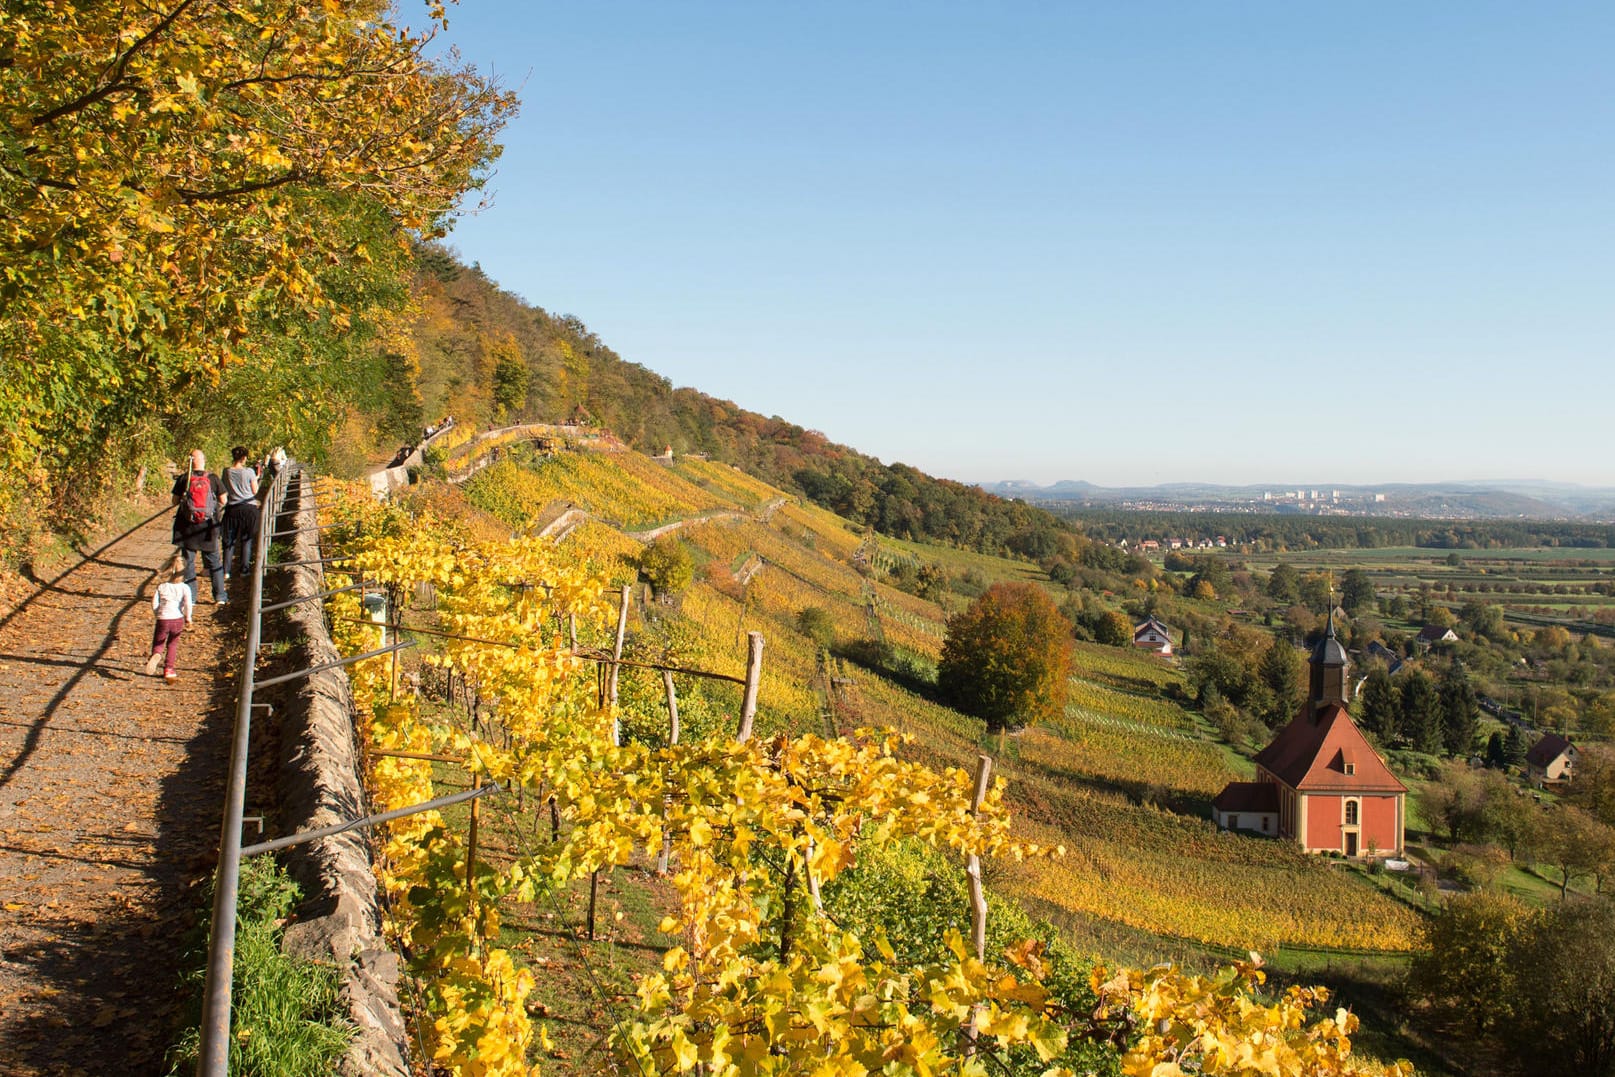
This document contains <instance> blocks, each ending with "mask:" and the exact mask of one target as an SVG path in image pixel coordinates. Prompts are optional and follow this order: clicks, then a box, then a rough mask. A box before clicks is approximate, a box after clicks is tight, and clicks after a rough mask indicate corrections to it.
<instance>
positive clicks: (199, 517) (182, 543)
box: [173, 449, 230, 606]
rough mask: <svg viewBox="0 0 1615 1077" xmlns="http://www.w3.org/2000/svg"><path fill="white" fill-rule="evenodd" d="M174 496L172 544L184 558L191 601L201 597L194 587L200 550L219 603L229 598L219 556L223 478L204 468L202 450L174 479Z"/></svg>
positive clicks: (198, 450) (195, 450) (204, 458)
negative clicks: (189, 465) (188, 470)
mask: <svg viewBox="0 0 1615 1077" xmlns="http://www.w3.org/2000/svg"><path fill="white" fill-rule="evenodd" d="M173 495H174V496H173V502H174V508H175V512H174V545H175V546H178V547H179V549H180V553H181V555H183V557H184V559H185V583H186V585H187V586H189V587H190V589H191V601H192V602H197V601H199V600H200V596H199V595H198V594H197V589H196V555H197V554H198V553H200V554H201V555H202V567H203V568H205V569H207V573H208V578H209V580H211V581H212V584H213V601H214V602H216V603H218V604H219V605H221V606H222V605H223V604H224V603H226V602H228V601H230V595H229V593H228V592H227V591H226V590H225V586H224V564H223V562H221V561H220V559H219V531H220V530H221V529H220V527H219V519H220V517H221V515H222V513H223V508H224V498H225V492H224V481H223V480H222V479H220V478H219V477H218V476H217V475H215V474H213V473H212V472H210V471H209V470H208V469H207V457H206V456H204V455H203V453H202V450H201V449H192V450H191V470H190V472H189V473H188V474H184V475H180V476H178V477H176V478H175V479H174V489H173Z"/></svg>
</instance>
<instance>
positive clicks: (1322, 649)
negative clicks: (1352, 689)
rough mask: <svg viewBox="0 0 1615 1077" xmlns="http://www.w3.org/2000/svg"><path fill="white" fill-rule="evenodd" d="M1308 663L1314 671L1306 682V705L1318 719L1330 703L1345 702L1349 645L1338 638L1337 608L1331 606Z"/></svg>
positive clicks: (1342, 703) (1313, 716)
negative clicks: (1342, 643)
mask: <svg viewBox="0 0 1615 1077" xmlns="http://www.w3.org/2000/svg"><path fill="white" fill-rule="evenodd" d="M1307 661H1308V663H1309V664H1310V665H1311V666H1312V675H1311V678H1310V679H1309V682H1308V685H1307V709H1308V712H1309V713H1310V715H1311V717H1312V718H1314V719H1316V718H1317V717H1318V714H1319V712H1320V711H1322V710H1323V708H1324V707H1326V706H1328V705H1329V704H1330V703H1338V704H1340V705H1341V706H1342V707H1344V706H1345V705H1346V665H1347V663H1346V648H1345V647H1343V646H1342V645H1341V643H1340V640H1338V639H1336V638H1335V611H1334V610H1333V609H1330V611H1329V621H1328V623H1327V625H1326V626H1325V627H1324V631H1323V638H1322V639H1320V640H1319V641H1318V645H1317V646H1316V647H1314V648H1313V649H1312V657H1311V658H1309V659H1308V660H1307Z"/></svg>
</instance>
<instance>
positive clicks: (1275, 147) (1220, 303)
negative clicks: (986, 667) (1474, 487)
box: [411, 0, 1615, 485]
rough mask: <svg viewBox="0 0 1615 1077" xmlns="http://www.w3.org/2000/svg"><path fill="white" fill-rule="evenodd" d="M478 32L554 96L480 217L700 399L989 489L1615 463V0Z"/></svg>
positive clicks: (455, 18) (1154, 9)
mask: <svg viewBox="0 0 1615 1077" xmlns="http://www.w3.org/2000/svg"><path fill="white" fill-rule="evenodd" d="M413 14H414V12H413V11H411V15H413ZM414 21H419V20H418V18H417V19H415V20H414ZM447 38H448V40H450V41H451V42H452V43H453V44H455V45H456V46H457V47H458V48H459V50H460V52H461V55H462V57H463V59H464V60H466V61H467V62H470V63H473V64H475V65H476V66H478V67H480V68H482V69H484V70H490V69H491V70H493V71H495V72H496V73H498V74H500V75H502V76H503V77H504V78H505V79H506V81H507V83H508V84H510V85H512V86H514V87H517V88H519V90H520V93H521V96H522V99H523V109H522V115H521V116H520V118H519V119H517V120H516V121H515V122H514V123H513V124H511V126H510V127H509V128H508V129H507V132H506V136H505V143H506V149H505V153H504V157H503V158H502V160H501V161H500V164H499V168H498V174H497V176H496V177H495V178H494V180H493V182H492V185H491V187H492V192H493V199H494V201H493V205H492V208H490V209H488V210H486V211H484V212H483V213H481V214H480V215H477V216H475V217H471V218H468V219H465V220H463V221H462V222H461V224H460V225H459V226H458V227H457V228H456V230H455V232H454V234H453V235H452V236H451V239H450V242H451V243H452V244H453V245H454V246H455V247H456V248H457V249H458V250H459V251H460V253H461V254H462V256H463V257H465V258H466V259H468V260H473V261H476V262H479V263H480V264H481V265H482V267H483V269H484V270H485V271H486V272H487V273H488V274H489V275H490V276H492V277H493V278H494V279H495V280H497V281H498V282H499V283H500V284H502V285H503V286H504V287H505V288H507V289H509V290H511V291H513V292H516V293H517V294H520V295H522V296H524V297H525V298H527V299H528V300H530V301H531V302H533V303H536V304H538V305H540V306H543V307H545V308H546V309H549V310H551V311H555V312H564V313H571V314H575V315H577V316H578V317H580V318H582V319H583V320H584V321H585V322H586V323H588V325H589V326H590V327H591V328H592V329H594V330H595V331H596V332H597V333H598V334H599V335H600V336H601V338H602V339H604V340H605V341H606V342H607V343H608V344H609V345H611V346H612V347H613V348H615V349H616V350H617V351H618V352H619V353H620V354H621V355H623V356H624V357H625V358H627V359H629V360H632V361H634V362H638V363H642V364H644V365H645V366H647V367H650V368H651V369H653V370H655V371H657V372H659V373H661V374H663V375H665V376H666V377H668V378H669V379H671V380H672V381H673V382H674V383H675V384H677V385H691V386H694V387H696V388H698V389H701V390H703V391H705V392H708V393H711V394H713V395H715V396H719V397H724V398H727V399H731V400H734V401H736V402H738V403H739V404H741V405H743V406H744V407H747V408H751V409H753V410H755V411H759V412H762V413H764V414H768V415H776V414H777V415H782V416H784V417H785V418H787V419H790V420H792V421H794V422H798V423H801V424H802V425H804V426H808V427H812V428H815V429H818V430H822V431H824V432H825V433H826V434H828V435H829V436H830V437H831V438H833V439H835V440H837V441H842V442H846V443H848V444H850V445H853V446H855V447H857V448H859V449H862V450H864V451H866V452H870V453H873V454H875V455H877V456H879V457H881V458H882V459H884V460H887V461H892V460H901V461H904V462H906V463H911V464H914V465H916V466H918V467H922V468H924V469H926V470H928V471H931V472H933V473H935V474H940V475H945V476H949V477H953V478H958V479H964V480H971V481H978V480H991V479H1007V478H1022V479H1032V480H1036V481H1039V482H1052V481H1054V480H1057V479H1062V478H1069V479H1079V478H1085V479H1089V480H1091V481H1094V482H1099V483H1104V484H1113V485H1114V484H1122V483H1138V482H1149V483H1153V482H1160V481H1173V480H1206V481H1222V482H1247V481H1249V482H1271V483H1275V484H1277V483H1284V482H1292V483H1293V482H1297V481H1305V482H1315V483H1320V484H1321V483H1325V482H1357V481H1362V482H1385V481H1393V480H1398V481H1413V480H1433V479H1448V478H1548V479H1557V480H1564V481H1573V482H1588V483H1595V484H1607V485H1615V452H1612V449H1615V437H1612V435H1611V424H1612V415H1615V392H1612V390H1615V63H1611V60H1610V56H1611V48H1612V46H1615V4H1610V3H1607V2H1599V3H1579V4H1575V3H1563V4H1547V5H1536V4H1520V3H1480V2H1473V0H1465V2H1462V3H1459V2H1456V0H1452V2H1446V3H1422V4H1406V3H1352V4H1294V3H1283V4H1280V3H1239V4H1211V3H1203V2H1193V3H1150V4H1136V3H1119V2H1118V3H1112V4H1077V3H1030V2H1027V3H1011V2H1003V3H989V2H970V3H945V2H934V0H933V2H924V3H920V2H879V0H874V2H865V3H858V4H848V3H839V2H815V3H812V4H800V3H799V4H781V3H758V2H756V0H750V2H746V3H734V4H706V3H693V2H692V3H659V4H651V3H618V2H609V0H607V2H591V3H574V4H532V5H529V4H528V3H516V2H513V0H512V2H493V0H462V2H461V3H460V4H459V6H458V7H456V8H452V9H451V11H450V28H449V31H448V34H447Z"/></svg>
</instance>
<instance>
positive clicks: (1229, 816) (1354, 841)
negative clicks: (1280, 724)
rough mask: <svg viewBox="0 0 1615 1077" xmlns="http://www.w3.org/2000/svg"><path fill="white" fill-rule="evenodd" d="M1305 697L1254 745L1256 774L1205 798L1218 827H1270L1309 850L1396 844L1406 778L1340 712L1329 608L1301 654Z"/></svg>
mask: <svg viewBox="0 0 1615 1077" xmlns="http://www.w3.org/2000/svg"><path fill="white" fill-rule="evenodd" d="M1309 663H1310V665H1311V667H1312V671H1311V676H1310V678H1309V681H1310V683H1309V685H1308V691H1307V701H1306V702H1305V703H1303V704H1302V705H1301V710H1300V713H1298V714H1297V715H1296V716H1295V718H1294V720H1292V721H1291V722H1290V724H1289V725H1287V726H1285V727H1284V728H1283V729H1281V730H1279V732H1278V734H1277V735H1276V736H1274V738H1273V740H1272V742H1271V743H1270V744H1268V746H1267V747H1266V748H1263V749H1262V750H1261V751H1260V752H1258V753H1256V780H1255V781H1254V782H1230V783H1229V784H1228V786H1227V787H1226V788H1224V789H1223V791H1222V792H1221V793H1219V794H1217V798H1216V799H1215V800H1213V801H1212V802H1211V808H1212V817H1213V819H1215V820H1216V822H1217V825H1218V826H1219V827H1222V828H1223V829H1226V830H1247V831H1252V832H1255V833H1259V834H1276V835H1277V836H1278V837H1280V838H1285V839H1288V840H1290V841H1294V842H1298V843H1299V844H1300V846H1301V848H1302V849H1304V850H1305V851H1307V852H1309V853H1328V852H1334V853H1340V854H1342V855H1344V856H1349V857H1357V856H1363V855H1365V854H1368V853H1370V852H1373V853H1380V854H1384V855H1386V856H1390V855H1395V854H1400V853H1401V852H1402V838H1403V830H1404V827H1405V825H1406V819H1407V814H1406V807H1407V803H1406V802H1407V792H1408V790H1407V786H1405V785H1403V784H1402V783H1401V782H1400V781H1399V780H1398V779H1397V777H1396V775H1394V774H1392V773H1391V771H1390V768H1389V767H1387V766H1386V765H1385V761H1384V760H1383V759H1381V758H1380V756H1379V753H1378V752H1376V751H1375V750H1374V747H1373V745H1371V744H1369V743H1368V740H1367V738H1365V737H1364V736H1363V734H1362V731H1361V730H1359V729H1358V728H1357V725H1356V723H1355V722H1353V721H1352V720H1351V715H1350V714H1348V713H1346V701H1347V690H1346V685H1347V684H1348V683H1349V682H1348V681H1347V679H1346V667H1347V664H1348V663H1347V660H1346V649H1345V648H1344V647H1343V646H1341V644H1340V641H1339V640H1338V639H1336V638H1335V622H1334V617H1333V616H1331V617H1330V618H1329V622H1328V628H1327V629H1326V630H1325V632H1324V637H1323V639H1321V640H1319V641H1318V645H1317V647H1315V648H1314V649H1313V651H1312V657H1311V658H1310V659H1309Z"/></svg>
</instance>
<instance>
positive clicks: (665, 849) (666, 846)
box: [656, 669, 679, 875]
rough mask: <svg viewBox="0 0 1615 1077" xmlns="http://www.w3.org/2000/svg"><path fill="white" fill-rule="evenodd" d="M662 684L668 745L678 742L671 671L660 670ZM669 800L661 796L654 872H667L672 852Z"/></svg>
mask: <svg viewBox="0 0 1615 1077" xmlns="http://www.w3.org/2000/svg"><path fill="white" fill-rule="evenodd" d="M662 686H663V687H664V688H666V689H667V743H668V746H669V747H672V746H675V745H677V744H678V742H679V697H678V693H677V692H675V691H674V690H673V671H672V670H670V669H664V670H662ZM669 807H670V801H669V798H668V797H667V795H666V794H664V795H663V797H662V820H663V826H662V854H661V855H660V856H658V857H657V858H656V874H658V875H666V874H667V860H668V857H669V856H671V855H672V853H673V835H672V833H671V832H670V831H669V830H668V829H667V826H666V820H667V810H668V808H669Z"/></svg>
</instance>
